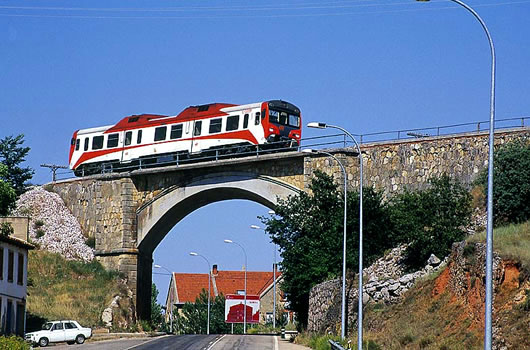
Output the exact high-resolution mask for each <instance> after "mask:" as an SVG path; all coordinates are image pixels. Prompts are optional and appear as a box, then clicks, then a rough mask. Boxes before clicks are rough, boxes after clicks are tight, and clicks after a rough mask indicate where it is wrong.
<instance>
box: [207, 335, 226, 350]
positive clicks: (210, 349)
mask: <svg viewBox="0 0 530 350" xmlns="http://www.w3.org/2000/svg"><path fill="white" fill-rule="evenodd" d="M224 337H226V334H223V336H222V337H221V338H219V339H217V340H216V341H215V342H214V343H213V344H212V345H210V347H209V348H208V349H206V350H212V348H213V347H214V345H215V344H217V343H218V342H220V341H221V339H223V338H224Z"/></svg>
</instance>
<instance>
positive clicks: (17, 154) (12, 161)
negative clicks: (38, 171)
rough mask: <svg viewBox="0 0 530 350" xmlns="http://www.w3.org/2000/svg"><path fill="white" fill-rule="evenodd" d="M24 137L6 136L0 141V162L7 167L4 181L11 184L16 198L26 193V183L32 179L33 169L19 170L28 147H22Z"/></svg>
mask: <svg viewBox="0 0 530 350" xmlns="http://www.w3.org/2000/svg"><path fill="white" fill-rule="evenodd" d="M23 143H24V135H22V134H21V135H18V136H15V137H13V136H6V137H5V138H3V139H1V140H0V162H1V163H3V164H4V165H5V166H6V167H7V175H6V177H5V180H7V182H9V183H11V184H12V186H13V188H14V190H15V193H16V195H17V196H20V195H21V194H22V193H24V192H25V191H26V186H27V185H26V182H27V181H28V180H30V179H31V178H32V177H33V174H34V173H35V172H34V171H33V169H31V168H29V167H26V168H21V167H20V166H19V165H20V164H21V163H23V162H24V161H25V160H26V159H25V158H26V156H27V154H28V153H29V150H30V148H29V147H22V144H23Z"/></svg>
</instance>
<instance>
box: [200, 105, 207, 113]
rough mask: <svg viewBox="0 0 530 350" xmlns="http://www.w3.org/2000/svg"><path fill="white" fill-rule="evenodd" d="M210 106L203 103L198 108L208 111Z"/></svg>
mask: <svg viewBox="0 0 530 350" xmlns="http://www.w3.org/2000/svg"><path fill="white" fill-rule="evenodd" d="M208 108H210V105H202V106H199V107H198V108H197V112H206V111H207V110H208Z"/></svg>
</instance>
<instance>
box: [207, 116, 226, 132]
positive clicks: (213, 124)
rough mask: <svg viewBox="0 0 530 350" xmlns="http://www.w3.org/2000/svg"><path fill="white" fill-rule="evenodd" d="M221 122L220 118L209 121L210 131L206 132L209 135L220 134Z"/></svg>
mask: <svg viewBox="0 0 530 350" xmlns="http://www.w3.org/2000/svg"><path fill="white" fill-rule="evenodd" d="M222 122H223V120H222V119H221V118H216V119H212V120H210V130H208V131H209V133H210V134H215V133H218V132H221V125H222Z"/></svg>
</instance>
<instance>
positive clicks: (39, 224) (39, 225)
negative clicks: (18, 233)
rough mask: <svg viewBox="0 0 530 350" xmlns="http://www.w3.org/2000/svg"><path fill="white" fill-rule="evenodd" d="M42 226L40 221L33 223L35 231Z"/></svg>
mask: <svg viewBox="0 0 530 350" xmlns="http://www.w3.org/2000/svg"><path fill="white" fill-rule="evenodd" d="M42 226H44V221H42V220H36V221H35V223H33V227H35V228H36V229H37V228H39V227H42Z"/></svg>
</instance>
